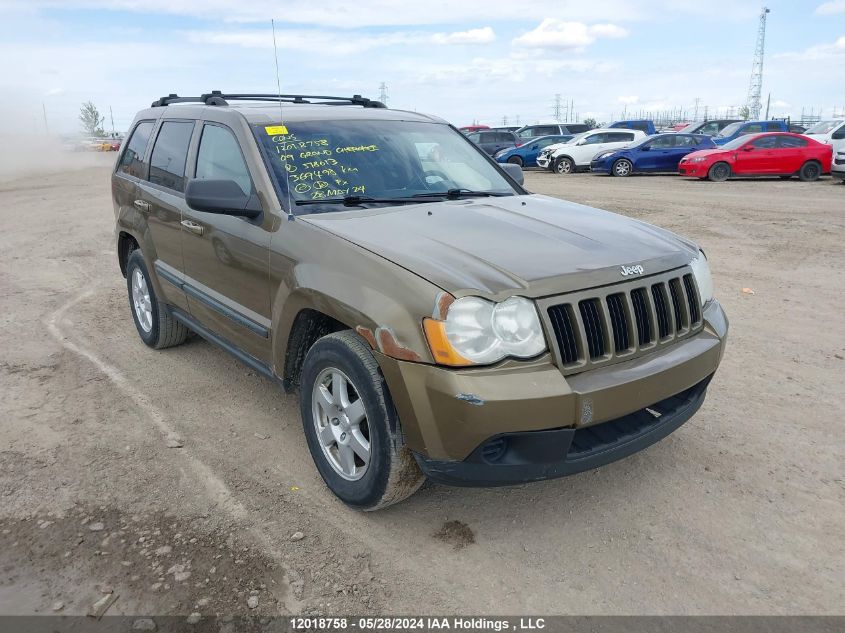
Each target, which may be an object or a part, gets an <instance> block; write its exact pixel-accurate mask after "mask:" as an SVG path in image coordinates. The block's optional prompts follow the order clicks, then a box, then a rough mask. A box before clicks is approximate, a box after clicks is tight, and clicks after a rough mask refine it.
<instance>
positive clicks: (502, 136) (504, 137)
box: [496, 132, 514, 143]
mask: <svg viewBox="0 0 845 633" xmlns="http://www.w3.org/2000/svg"><path fill="white" fill-rule="evenodd" d="M496 142H497V143H513V142H514V138H513V133H511V132H499V133H498V134H496Z"/></svg>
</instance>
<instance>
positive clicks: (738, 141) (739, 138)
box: [719, 134, 757, 149]
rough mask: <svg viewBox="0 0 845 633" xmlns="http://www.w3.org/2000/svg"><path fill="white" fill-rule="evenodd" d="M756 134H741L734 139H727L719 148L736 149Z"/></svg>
mask: <svg viewBox="0 0 845 633" xmlns="http://www.w3.org/2000/svg"><path fill="white" fill-rule="evenodd" d="M756 136H757V135H756V134H751V135H749V134H743V135H742V136H737V137H736V138H735V139H734V140H732V141H728V142H727V143H725V144H724V145H722V146H721V147H720V148H719V149H737V148H739V147H741V146H742V145H745V144H746V143H747V142H748V141H750V140H751V139H753V138H756Z"/></svg>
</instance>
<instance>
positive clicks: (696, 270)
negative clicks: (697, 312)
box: [690, 251, 713, 306]
mask: <svg viewBox="0 0 845 633" xmlns="http://www.w3.org/2000/svg"><path fill="white" fill-rule="evenodd" d="M690 267H691V268H692V274H693V276H694V277H695V283H696V284H697V285H698V295H699V297H700V298H701V305H702V306H703V305H704V304H705V303H707V302H708V301H710V300H711V299H712V298H713V277H712V275H711V274H710V264H708V263H707V258H706V257H705V256H704V253H703V252H702V251H698V257H696V258H695V259H694V260H692V261H691V262H690Z"/></svg>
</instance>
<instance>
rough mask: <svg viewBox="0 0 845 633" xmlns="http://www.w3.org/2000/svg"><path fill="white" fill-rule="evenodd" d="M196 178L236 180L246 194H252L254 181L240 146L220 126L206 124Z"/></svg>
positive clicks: (233, 137) (231, 135)
mask: <svg viewBox="0 0 845 633" xmlns="http://www.w3.org/2000/svg"><path fill="white" fill-rule="evenodd" d="M196 177H197V178H200V179H203V180H234V181H235V182H236V183H238V186H239V187H240V188H241V191H243V192H244V194H246V195H249V194H250V193H252V179H251V178H250V177H249V169H248V168H247V166H246V163H245V162H244V157H243V154H242V153H241V148H240V145H238V141H237V139H236V138H235V135H234V134H232V132H231V131H230V130H227V129H226V128H224V127H221V126H219V125H210V124H206V125H205V126H204V127H203V128H202V137H201V138H200V147H199V151H198V152H197V175H196Z"/></svg>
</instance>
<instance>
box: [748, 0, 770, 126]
mask: <svg viewBox="0 0 845 633" xmlns="http://www.w3.org/2000/svg"><path fill="white" fill-rule="evenodd" d="M768 14H769V8H768V7H763V9H762V10H761V11H760V25H759V26H758V27H757V47H756V48H755V49H754V63H753V64H752V66H751V81H750V82H749V83H748V101H747V102H746V104H745V105H746V107H747V108H748V118H749V119H758V118H760V109H761V108H762V107H763V104H762V103H761V102H760V93H761V91H762V89H763V53H764V51H765V44H766V16H767V15H768Z"/></svg>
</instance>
